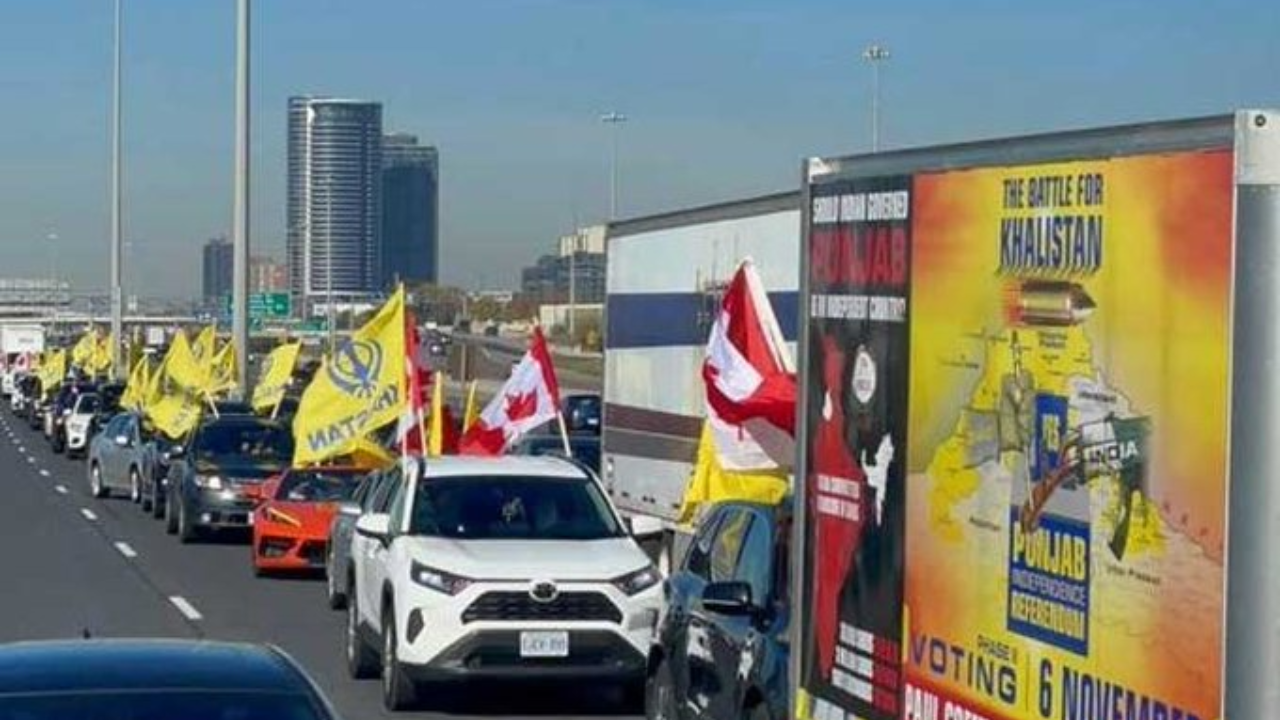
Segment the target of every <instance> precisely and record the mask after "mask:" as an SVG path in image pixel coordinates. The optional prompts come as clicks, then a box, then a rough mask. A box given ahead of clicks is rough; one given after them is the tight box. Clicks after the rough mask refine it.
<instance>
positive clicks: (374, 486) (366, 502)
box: [360, 472, 387, 512]
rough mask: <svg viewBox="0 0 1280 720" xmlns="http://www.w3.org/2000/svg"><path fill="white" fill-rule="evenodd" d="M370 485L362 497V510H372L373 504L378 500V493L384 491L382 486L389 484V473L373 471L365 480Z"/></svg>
mask: <svg viewBox="0 0 1280 720" xmlns="http://www.w3.org/2000/svg"><path fill="white" fill-rule="evenodd" d="M365 484H366V485H367V486H368V487H367V488H365V490H364V494H363V495H362V496H361V498H360V511H361V512H371V511H372V510H373V505H374V503H375V502H377V499H378V495H379V494H380V493H381V492H382V486H384V485H386V484H387V475H386V473H383V472H373V473H370V474H369V479H368V480H367V481H365Z"/></svg>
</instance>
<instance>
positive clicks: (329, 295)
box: [324, 175, 338, 357]
mask: <svg viewBox="0 0 1280 720" xmlns="http://www.w3.org/2000/svg"><path fill="white" fill-rule="evenodd" d="M332 184H333V178H332V177H330V176H328V175H326V176H325V178H324V245H325V247H324V275H325V280H324V283H325V301H324V304H325V314H326V315H327V316H328V318H327V321H328V325H329V356H330V357H333V351H334V349H335V348H336V347H337V327H338V323H337V315H336V314H335V313H334V310H333V206H332V205H331V204H330V203H331V202H332V200H333V195H332V193H333V189H332V187H331V186H332Z"/></svg>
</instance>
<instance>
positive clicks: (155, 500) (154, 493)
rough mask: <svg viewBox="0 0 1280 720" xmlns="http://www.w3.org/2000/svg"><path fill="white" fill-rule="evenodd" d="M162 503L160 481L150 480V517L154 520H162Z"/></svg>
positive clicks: (163, 507) (163, 508)
mask: <svg viewBox="0 0 1280 720" xmlns="http://www.w3.org/2000/svg"><path fill="white" fill-rule="evenodd" d="M164 510H165V506H164V503H163V502H162V501H161V500H160V481H159V480H157V479H155V478H152V479H151V517H153V518H155V519H156V520H161V519H163V518H164Z"/></svg>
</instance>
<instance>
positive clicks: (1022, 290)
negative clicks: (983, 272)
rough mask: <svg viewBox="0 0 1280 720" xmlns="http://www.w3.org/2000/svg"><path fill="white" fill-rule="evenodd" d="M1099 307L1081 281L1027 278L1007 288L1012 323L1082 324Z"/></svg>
mask: <svg viewBox="0 0 1280 720" xmlns="http://www.w3.org/2000/svg"><path fill="white" fill-rule="evenodd" d="M1097 307H1098V306H1097V304H1096V303H1095V302H1094V301H1093V298H1091V297H1089V293H1087V292H1085V290H1084V288H1083V287H1081V286H1080V284H1079V283H1073V282H1066V281H1061V280H1023V281H1022V282H1020V283H1018V284H1015V285H1013V286H1011V287H1009V288H1008V289H1007V290H1006V291H1005V319H1006V320H1008V321H1009V323H1010V324H1012V325H1044V326H1050V327H1066V326H1069V325H1079V324H1080V323H1082V322H1084V321H1085V320H1087V319H1088V318H1089V316H1090V315H1092V314H1093V311H1094V310H1095V309H1097Z"/></svg>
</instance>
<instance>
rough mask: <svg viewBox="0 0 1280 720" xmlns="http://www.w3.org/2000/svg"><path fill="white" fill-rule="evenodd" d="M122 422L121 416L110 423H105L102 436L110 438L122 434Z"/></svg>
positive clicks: (122, 417)
mask: <svg viewBox="0 0 1280 720" xmlns="http://www.w3.org/2000/svg"><path fill="white" fill-rule="evenodd" d="M124 420H125V418H124V416H123V415H117V416H115V417H113V418H111V422H109V423H107V427H106V428H104V429H103V431H102V432H103V434H105V435H106V436H107V437H111V438H114V437H116V436H118V435H122V434H124Z"/></svg>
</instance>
